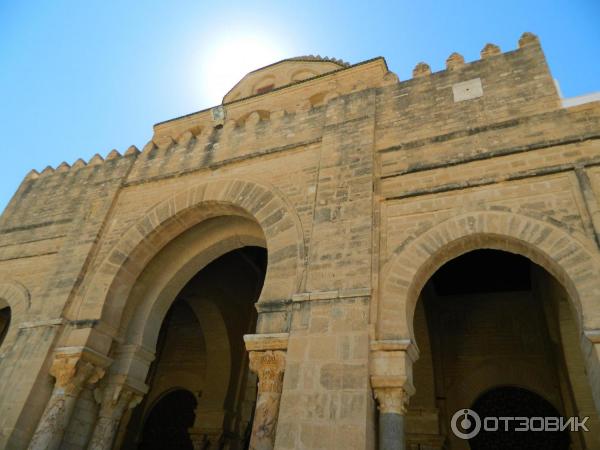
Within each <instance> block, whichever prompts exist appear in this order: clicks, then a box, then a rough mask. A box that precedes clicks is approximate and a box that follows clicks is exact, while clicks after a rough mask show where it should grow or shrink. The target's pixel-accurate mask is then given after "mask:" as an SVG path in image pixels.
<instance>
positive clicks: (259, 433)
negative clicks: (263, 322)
mask: <svg viewBox="0 0 600 450" xmlns="http://www.w3.org/2000/svg"><path fill="white" fill-rule="evenodd" d="M244 340H245V341H246V349H247V350H248V351H249V352H250V356H249V359H250V370H251V371H252V372H254V373H256V374H257V375H258V395H257V398H256V410H255V413H254V423H253V425H252V436H251V438H250V449H251V450H271V449H273V447H274V446H275V432H276V429H277V418H278V416H279V401H280V399H281V391H282V388H283V373H284V371H285V351H283V350H286V349H287V340H288V334H287V333H282V334H276V335H275V334H273V335H247V336H244Z"/></svg>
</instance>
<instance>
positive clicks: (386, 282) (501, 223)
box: [377, 210, 600, 340]
mask: <svg viewBox="0 0 600 450" xmlns="http://www.w3.org/2000/svg"><path fill="white" fill-rule="evenodd" d="M594 245H595V244H594V243H593V242H592V241H589V240H588V239H587V238H585V237H584V236H582V235H579V234H577V233H575V232H569V231H566V230H565V228H563V227H561V226H558V225H556V224H554V223H550V222H549V221H545V220H541V219H540V218H538V217H535V218H534V217H531V216H529V215H525V214H524V213H523V212H520V213H515V212H508V211H499V210H480V211H470V212H464V213H462V214H458V215H456V216H454V217H452V218H450V219H447V220H445V221H443V222H440V223H438V224H436V225H434V226H432V227H431V228H429V229H428V230H425V231H423V232H421V233H420V234H419V235H417V236H413V237H411V238H408V239H406V240H405V241H404V242H403V243H402V244H400V245H399V246H398V247H397V248H396V250H395V252H394V256H393V259H392V260H391V261H390V262H389V263H388V267H387V268H386V269H385V272H384V275H383V279H382V284H381V287H382V288H381V297H380V298H381V300H380V307H379V317H378V327H377V329H378V339H382V340H387V339H412V340H414V332H413V318H414V312H415V307H416V304H417V301H418V297H419V295H420V292H421V290H422V288H423V286H424V285H425V283H426V282H427V281H428V280H429V278H430V277H431V276H432V275H433V274H434V273H435V271H436V270H437V269H438V268H440V267H441V266H442V265H443V264H445V263H446V262H448V261H450V260H451V259H454V258H456V257H458V256H460V255H462V254H464V253H467V252H469V251H472V250H475V249H481V248H490V249H496V250H504V251H508V252H512V253H517V254H521V255H523V256H525V257H527V258H529V259H530V260H532V261H533V262H534V263H536V264H538V265H540V266H542V267H543V268H544V269H546V270H547V271H548V272H549V273H550V274H552V275H553V276H554V277H555V278H556V279H557V280H558V281H559V282H560V283H561V284H562V285H563V286H564V288H565V289H566V291H567V292H568V294H569V298H570V301H571V303H572V306H573V310H574V312H575V316H576V320H577V322H578V325H579V329H580V332H583V331H584V330H590V329H591V330H594V329H599V328H600V317H598V316H597V315H594V314H592V312H591V311H593V307H594V303H595V302H596V299H597V298H598V296H599V295H600V260H599V257H598V255H597V254H596V252H595V251H594V250H592V249H594V248H595V247H594Z"/></svg>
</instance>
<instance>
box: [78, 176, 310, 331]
mask: <svg viewBox="0 0 600 450" xmlns="http://www.w3.org/2000/svg"><path fill="white" fill-rule="evenodd" d="M223 215H225V216H227V215H239V216H242V217H246V218H249V219H252V220H254V221H255V222H257V223H258V225H259V226H260V227H261V229H262V230H263V233H264V235H265V241H266V245H267V248H268V251H269V254H270V258H269V266H268V267H267V275H266V278H265V283H264V288H263V292H262V294H261V298H260V299H259V301H269V300H275V299H278V300H279V299H281V298H291V297H292V295H293V294H294V293H295V292H296V289H297V287H298V284H299V283H298V277H299V274H300V265H301V264H302V263H303V260H304V236H303V232H302V227H301V225H300V220H299V218H298V216H297V214H296V212H295V210H294V208H293V207H292V206H291V205H290V204H289V203H288V202H287V201H286V200H285V199H284V198H283V197H282V196H281V195H280V194H279V193H278V192H277V191H276V190H275V189H274V188H272V187H269V186H265V185H262V184H260V183H257V182H255V181H249V180H239V179H234V180H230V179H220V180H214V181H211V182H208V183H204V184H201V185H195V186H191V187H189V188H188V189H186V190H184V191H180V192H177V193H175V194H174V195H172V196H171V197H169V198H168V199H166V200H164V201H162V202H160V203H159V204H157V205H155V206H154V207H153V208H152V209H150V210H149V211H147V212H146V213H145V214H144V215H143V217H140V218H139V220H138V221H137V222H136V223H135V225H133V226H131V227H130V228H129V229H128V230H127V231H126V232H125V234H124V235H123V237H122V238H121V239H120V240H119V241H118V242H117V243H116V244H115V245H114V246H113V248H112V250H110V251H109V253H108V255H107V256H106V257H105V259H104V260H103V262H102V263H101V264H100V266H99V267H98V269H97V270H96V271H95V273H94V276H93V278H92V279H91V281H90V283H89V284H88V285H87V287H86V291H85V294H84V296H83V300H82V305H81V308H79V312H78V316H79V317H78V318H79V319H102V318H103V316H104V311H105V310H106V305H107V304H109V303H111V302H112V303H113V304H118V305H121V304H122V303H123V304H124V302H125V301H126V297H127V295H128V292H129V289H130V288H131V285H132V283H133V282H134V281H135V279H136V278H137V276H138V275H139V274H140V273H141V271H142V270H144V267H145V266H146V265H147V263H148V262H149V261H150V260H151V258H152V257H153V256H154V255H156V254H157V253H158V252H159V251H160V249H161V248H163V247H164V246H165V245H167V244H168V243H169V242H170V241H171V240H172V239H173V238H174V237H176V236H178V235H180V234H181V233H183V232H185V231H186V230H188V229H189V228H191V227H193V226H195V225H197V224H198V223H200V222H202V221H203V220H206V219H209V218H212V217H218V216H223ZM115 296H118V297H119V299H115V298H113V297H115ZM276 297H277V298H276ZM122 306H124V305H122ZM111 317H114V314H113V315H112V316H111Z"/></svg>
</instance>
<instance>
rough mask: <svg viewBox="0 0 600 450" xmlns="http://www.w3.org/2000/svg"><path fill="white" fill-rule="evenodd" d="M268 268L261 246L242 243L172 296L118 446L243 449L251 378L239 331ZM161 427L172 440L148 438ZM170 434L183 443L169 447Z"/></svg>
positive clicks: (247, 323) (249, 321)
mask: <svg viewBox="0 0 600 450" xmlns="http://www.w3.org/2000/svg"><path fill="white" fill-rule="evenodd" d="M266 265H267V253H266V250H265V249H264V248H262V247H258V246H244V247H241V248H238V249H235V250H232V251H230V252H227V253H225V254H224V255H222V256H220V257H218V258H216V259H215V260H213V261H212V262H210V263H209V264H208V265H206V266H205V267H204V268H203V269H201V270H200V271H199V272H198V273H197V274H196V275H194V276H193V277H192V278H191V279H190V280H189V281H188V282H187V283H186V284H185V286H184V287H183V288H182V289H181V290H180V291H179V293H177V295H176V296H175V299H174V300H173V301H172V303H171V305H170V307H169V309H168V311H167V313H166V314H165V316H164V319H163V320H162V324H161V326H160V331H159V333H158V337H157V343H156V359H155V360H154V362H153V363H152V365H151V366H150V369H149V371H148V375H147V377H146V381H145V382H146V385H148V387H149V390H148V392H147V394H146V395H145V396H144V400H143V401H142V402H141V403H140V404H139V405H138V406H137V407H136V408H135V409H134V410H132V411H131V412H129V413H128V415H127V416H126V417H124V420H123V421H122V426H121V430H120V433H119V436H118V438H117V445H116V448H123V449H140V450H153V449H168V448H187V447H189V448H191V447H190V446H192V445H193V446H194V448H202V449H217V448H225V447H226V448H231V449H240V450H241V449H244V448H247V445H248V437H249V433H250V430H251V424H252V413H253V411H254V404H255V401H256V378H255V376H254V375H253V374H252V373H250V372H249V368H248V361H247V354H246V352H245V349H244V343H243V336H244V334H248V333H252V332H254V329H255V327H256V310H255V308H254V303H255V302H256V300H257V299H258V297H259V295H260V292H261V288H262V285H263V282H264V278H265V272H266ZM175 393H179V394H175ZM184 393H185V395H184ZM174 395H180V396H181V397H182V398H181V399H179V401H176V400H175V399H174V397H173V396H174ZM183 396H185V397H186V399H187V400H186V399H184V398H183ZM192 403H193V404H194V406H193V407H190V405H191V404H192ZM161 430H162V431H164V434H165V436H166V435H169V433H171V434H173V435H174V436H175V435H176V437H174V438H172V439H167V440H164V442H163V440H162V439H160V438H156V437H154V438H153V437H152V436H155V435H157V433H158V434H160V433H159V431H161ZM169 430H170V431H169ZM182 430H184V431H185V433H183V432H182ZM182 433H183V434H182ZM175 438H176V439H179V440H180V441H181V445H180V446H176V447H172V445H173V439H175Z"/></svg>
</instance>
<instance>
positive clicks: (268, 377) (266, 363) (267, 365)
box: [250, 350, 285, 393]
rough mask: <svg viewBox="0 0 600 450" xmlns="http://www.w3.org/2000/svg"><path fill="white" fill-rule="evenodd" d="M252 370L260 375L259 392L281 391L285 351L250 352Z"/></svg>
mask: <svg viewBox="0 0 600 450" xmlns="http://www.w3.org/2000/svg"><path fill="white" fill-rule="evenodd" d="M250 370H251V371H252V372H254V373H256V374H257V375H258V392H259V393H262V392H277V393H281V390H282V388H283V372H284V370H285V352H283V351H281V350H265V351H251V352H250Z"/></svg>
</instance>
